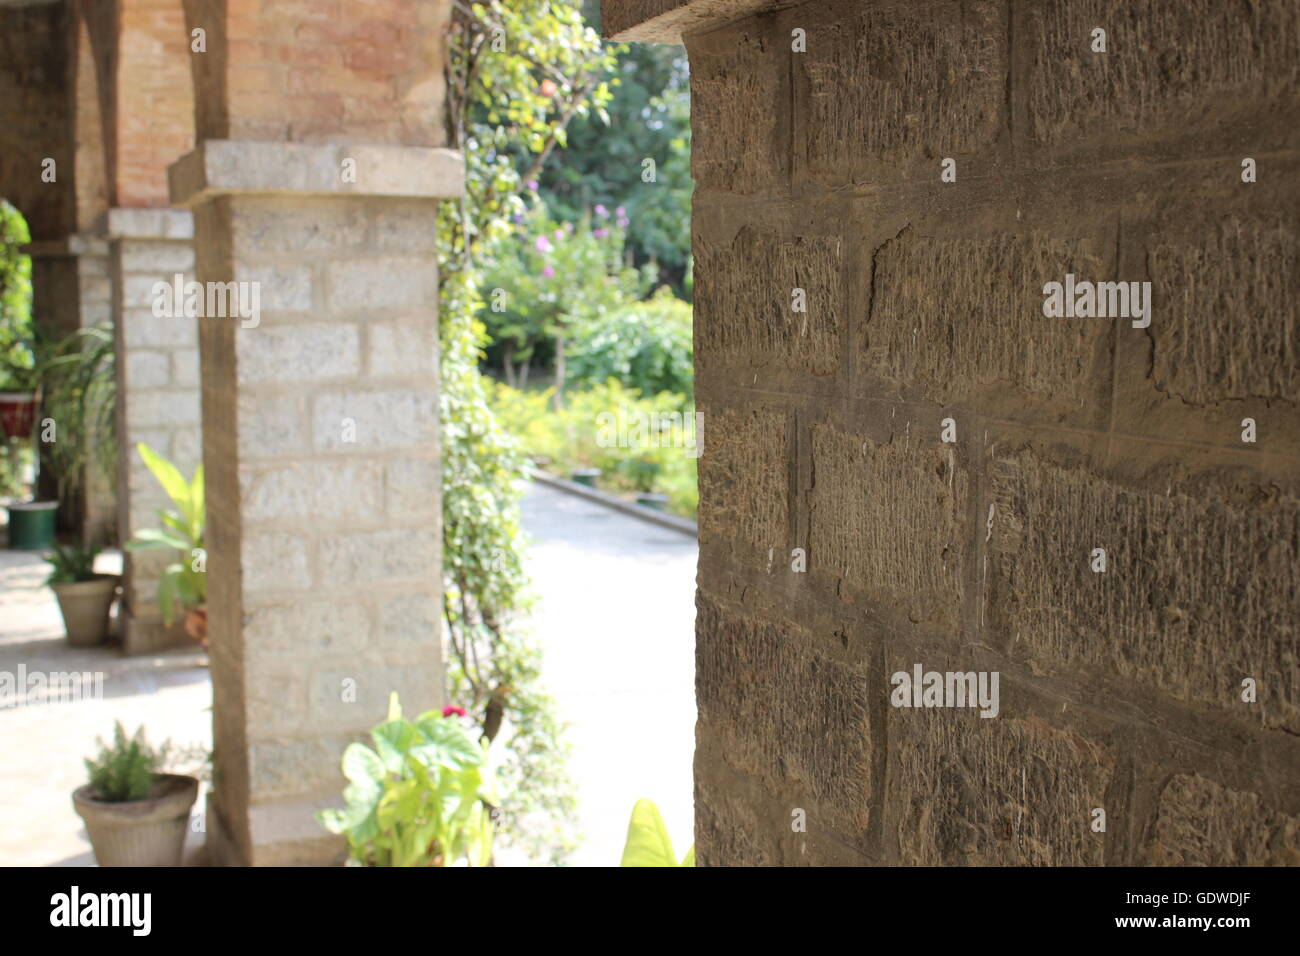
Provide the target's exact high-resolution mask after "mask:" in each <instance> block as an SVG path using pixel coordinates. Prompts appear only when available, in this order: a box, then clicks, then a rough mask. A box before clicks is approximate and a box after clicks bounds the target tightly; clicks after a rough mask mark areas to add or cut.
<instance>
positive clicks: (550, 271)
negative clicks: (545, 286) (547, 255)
mask: <svg viewBox="0 0 1300 956" xmlns="http://www.w3.org/2000/svg"><path fill="white" fill-rule="evenodd" d="M542 275H544V276H546V278H548V279H552V278H554V277H555V269H554V268H553V267H551V266H547V267H546V268H545V269H543V270H542Z"/></svg>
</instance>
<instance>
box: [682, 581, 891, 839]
mask: <svg viewBox="0 0 1300 956" xmlns="http://www.w3.org/2000/svg"><path fill="white" fill-rule="evenodd" d="M696 607H697V622H696V655H695V660H696V677H695V686H696V698H697V700H698V705H699V727H700V733H701V734H706V735H708V736H709V737H710V738H711V739H712V740H713V741H714V742H715V743H716V745H717V746H718V747H719V749H720V750H722V751H723V752H724V753H725V759H726V760H727V762H728V763H730V764H731V765H732V766H734V767H735V768H736V769H737V770H739V771H740V772H742V773H745V774H748V775H750V776H752V777H754V778H756V779H758V780H761V781H763V782H764V783H766V784H767V785H768V786H769V787H770V788H772V790H773V791H774V792H780V793H782V794H786V795H788V796H789V797H790V798H791V799H792V800H795V801H796V803H795V805H797V806H803V805H804V803H802V802H800V801H803V800H807V801H808V802H809V803H814V804H816V805H817V806H818V807H819V808H820V812H821V815H822V817H823V818H824V819H825V820H826V821H827V825H828V826H829V827H830V828H832V829H834V830H835V831H836V832H838V833H840V834H842V835H843V836H845V837H847V838H849V839H854V840H856V839H859V838H860V837H861V836H862V834H863V833H864V832H865V829H866V826H867V822H868V817H869V813H870V789H871V778H872V766H871V759H872V754H873V737H872V729H871V724H870V720H869V718H868V710H867V694H868V692H869V689H868V686H867V675H866V673H865V671H864V670H862V669H861V668H859V667H857V666H853V665H850V664H847V663H845V662H843V661H839V660H835V659H833V658H831V657H829V656H827V655H826V654H825V653H823V652H821V651H819V650H818V649H817V648H816V647H815V646H814V645H813V643H812V635H811V634H809V633H808V632H807V631H806V630H804V629H803V628H801V627H798V626H797V625H794V624H789V623H784V622H778V621H774V620H770V619H758V618H756V617H750V616H747V615H744V614H742V613H740V612H738V611H734V610H731V609H729V608H726V607H723V606H720V605H719V604H717V603H715V602H714V601H713V600H711V599H710V598H709V597H707V596H706V595H704V594H703V593H700V594H699V595H698V596H697V600H696Z"/></svg>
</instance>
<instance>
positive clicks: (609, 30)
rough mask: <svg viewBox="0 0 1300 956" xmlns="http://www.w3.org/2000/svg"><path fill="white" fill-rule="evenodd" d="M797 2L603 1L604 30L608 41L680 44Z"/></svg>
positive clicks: (767, 0)
mask: <svg viewBox="0 0 1300 956" xmlns="http://www.w3.org/2000/svg"><path fill="white" fill-rule="evenodd" d="M795 5H796V0H601V4H600V15H601V31H602V32H603V33H604V35H605V37H606V39H609V40H639V41H641V42H643V43H681V42H682V40H683V38H684V37H686V36H688V35H690V34H692V33H703V32H705V31H707V30H712V29H714V28H715V27H720V26H722V25H724V24H726V23H730V22H731V21H733V20H739V19H741V18H742V17H747V16H750V15H751V14H754V13H763V12H766V11H769V10H779V9H781V8H783V7H792V6H795Z"/></svg>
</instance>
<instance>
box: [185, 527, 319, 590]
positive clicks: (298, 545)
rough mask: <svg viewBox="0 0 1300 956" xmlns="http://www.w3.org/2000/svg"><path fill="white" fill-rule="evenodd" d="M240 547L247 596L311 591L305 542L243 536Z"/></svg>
mask: <svg viewBox="0 0 1300 956" xmlns="http://www.w3.org/2000/svg"><path fill="white" fill-rule="evenodd" d="M242 544H243V553H242V555H241V557H242V559H243V571H244V574H243V582H242V583H243V587H244V592H245V593H246V594H256V593H260V592H264V591H289V590H303V589H305V588H309V587H311V583H312V581H311V567H310V565H309V563H308V559H307V541H306V539H304V538H302V537H301V536H299V535H295V534H288V533H285V532H272V533H262V534H258V533H245V534H244V536H243V540H242ZM208 570H209V571H211V570H212V568H211V566H210V565H209V568H208Z"/></svg>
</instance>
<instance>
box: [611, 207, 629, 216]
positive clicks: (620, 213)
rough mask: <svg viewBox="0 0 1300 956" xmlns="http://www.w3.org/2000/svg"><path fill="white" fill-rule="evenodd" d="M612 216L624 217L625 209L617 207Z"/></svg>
mask: <svg viewBox="0 0 1300 956" xmlns="http://www.w3.org/2000/svg"><path fill="white" fill-rule="evenodd" d="M614 215H616V216H626V215H627V209H626V208H625V207H623V206H619V207H618V208H617V209H615V210H614Z"/></svg>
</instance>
